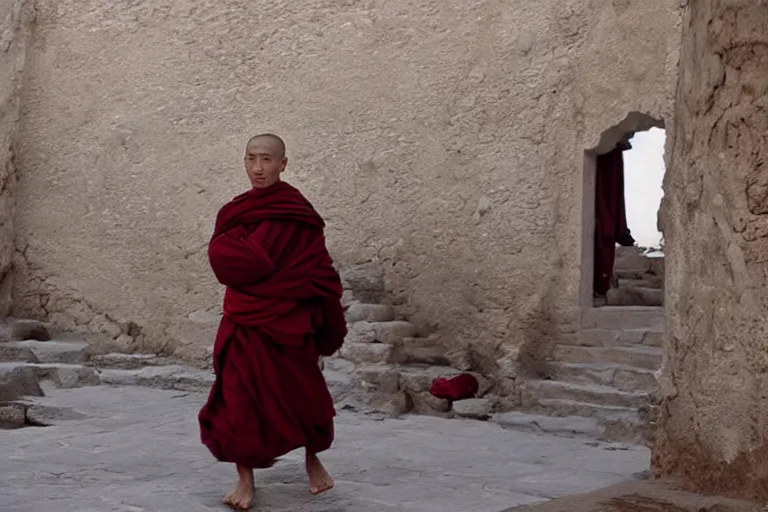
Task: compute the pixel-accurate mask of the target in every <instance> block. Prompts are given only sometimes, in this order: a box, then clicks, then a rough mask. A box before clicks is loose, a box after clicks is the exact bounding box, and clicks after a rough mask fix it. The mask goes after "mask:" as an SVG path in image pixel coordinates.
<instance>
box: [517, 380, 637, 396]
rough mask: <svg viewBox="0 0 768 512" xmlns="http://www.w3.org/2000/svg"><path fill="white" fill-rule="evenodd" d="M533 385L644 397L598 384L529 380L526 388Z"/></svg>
mask: <svg viewBox="0 0 768 512" xmlns="http://www.w3.org/2000/svg"><path fill="white" fill-rule="evenodd" d="M531 384H533V386H534V387H539V388H541V387H549V388H559V389H563V390H578V391H588V392H590V393H595V394H605V395H625V396H628V397H646V396H648V393H647V392H645V391H620V390H618V389H616V388H614V387H612V386H602V385H600V384H586V383H576V382H565V381H560V380H544V379H542V380H531V381H528V382H527V383H526V385H527V386H530V385H531Z"/></svg>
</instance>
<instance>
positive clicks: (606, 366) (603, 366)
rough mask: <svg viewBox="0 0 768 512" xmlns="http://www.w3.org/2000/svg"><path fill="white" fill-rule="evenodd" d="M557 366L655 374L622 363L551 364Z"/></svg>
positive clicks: (646, 369) (651, 371)
mask: <svg viewBox="0 0 768 512" xmlns="http://www.w3.org/2000/svg"><path fill="white" fill-rule="evenodd" d="M553 364H555V365H558V366H563V367H566V368H577V369H584V370H595V371H604V370H624V371H629V372H637V373H647V374H649V375H654V374H655V373H656V370H650V369H648V368H639V367H637V366H632V365H628V364H622V363H611V362H605V363H568V362H559V361H558V362H556V363H553Z"/></svg>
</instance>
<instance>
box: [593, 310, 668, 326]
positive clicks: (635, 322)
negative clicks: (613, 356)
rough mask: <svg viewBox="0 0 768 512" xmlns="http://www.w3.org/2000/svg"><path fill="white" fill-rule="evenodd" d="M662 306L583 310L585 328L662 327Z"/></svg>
mask: <svg viewBox="0 0 768 512" xmlns="http://www.w3.org/2000/svg"><path fill="white" fill-rule="evenodd" d="M663 326H664V308H661V307H654V306H604V307H601V308H591V309H587V310H586V311H585V312H584V315H583V318H582V327H584V328H585V329H593V328H600V329H649V330H657V329H662V328H663Z"/></svg>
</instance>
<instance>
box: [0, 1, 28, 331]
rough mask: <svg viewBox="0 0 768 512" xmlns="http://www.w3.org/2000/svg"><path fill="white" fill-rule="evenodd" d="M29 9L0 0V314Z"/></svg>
mask: <svg viewBox="0 0 768 512" xmlns="http://www.w3.org/2000/svg"><path fill="white" fill-rule="evenodd" d="M33 14H34V13H33V10H32V8H31V7H30V2H27V1H26V0H0V318H3V317H4V316H7V315H8V313H9V312H10V308H11V291H12V286H13V254H14V230H13V225H14V222H13V221H14V206H15V201H14V197H13V195H12V193H13V191H14V187H15V185H16V166H15V161H14V160H15V159H14V140H15V139H16V133H17V131H18V124H19V123H18V122H19V108H20V105H21V101H20V100H21V97H20V92H21V84H22V79H23V70H24V60H25V53H26V49H27V43H28V42H29V38H30V35H31V24H32V20H33V17H34V16H33Z"/></svg>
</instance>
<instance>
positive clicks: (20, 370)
mask: <svg viewBox="0 0 768 512" xmlns="http://www.w3.org/2000/svg"><path fill="white" fill-rule="evenodd" d="M42 394H43V391H42V389H40V384H38V377H37V373H36V371H35V369H34V368H33V367H32V366H31V365H26V364H13V363H2V362H0V402H7V401H10V400H15V399H16V398H19V397H21V396H41V395H42Z"/></svg>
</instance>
